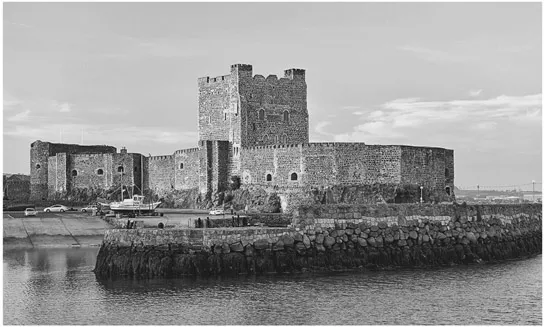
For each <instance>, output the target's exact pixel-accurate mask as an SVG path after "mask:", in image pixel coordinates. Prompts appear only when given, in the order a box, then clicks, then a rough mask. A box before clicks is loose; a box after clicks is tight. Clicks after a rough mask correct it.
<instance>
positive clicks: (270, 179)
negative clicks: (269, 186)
mask: <svg viewBox="0 0 545 327" xmlns="http://www.w3.org/2000/svg"><path fill="white" fill-rule="evenodd" d="M270 181H272V175H271V174H267V182H270Z"/></svg>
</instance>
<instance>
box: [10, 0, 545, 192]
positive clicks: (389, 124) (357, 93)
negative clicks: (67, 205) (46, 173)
mask: <svg viewBox="0 0 545 327" xmlns="http://www.w3.org/2000/svg"><path fill="white" fill-rule="evenodd" d="M541 12H542V10H541V4H540V3H4V4H3V32H4V33H3V38H4V39H3V46H4V51H3V55H4V56H3V58H4V61H3V69H4V83H3V99H4V107H3V108H4V110H3V171H4V172H5V173H25V174H28V173H29V170H30V163H29V152H30V143H32V142H33V141H35V140H38V139H39V140H42V141H50V142H60V140H61V138H62V141H63V142H64V143H79V144H87V145H89V144H107V145H113V146H115V147H117V148H118V149H120V148H121V147H123V146H125V147H127V149H128V151H129V152H137V153H142V154H145V155H148V154H151V155H164V154H172V153H173V152H174V151H176V150H178V149H184V148H190V147H196V145H197V138H198V133H197V113H198V102H197V97H198V93H197V78H199V77H203V76H219V75H226V74H228V73H229V70H230V65H231V64H235V63H246V64H252V65H253V71H254V74H261V75H264V76H267V75H269V74H276V75H279V76H283V71H284V70H285V69H288V68H302V69H305V70H306V81H307V88H308V96H307V101H308V111H309V124H310V129H309V130H310V141H311V142H365V143H366V144H406V145H417V146H435V147H444V148H449V149H453V150H454V157H455V181H454V183H455V185H456V186H459V187H462V188H465V189H472V188H473V189H474V188H476V185H477V184H478V185H480V186H481V189H486V188H487V187H491V188H492V187H493V186H498V187H496V188H499V187H500V186H501V187H504V186H507V185H522V184H527V185H526V186H525V188H526V189H527V188H528V185H530V186H529V187H530V190H531V183H532V180H535V181H536V182H539V183H540V182H541V178H542V89H541V81H542V76H541V72H542V61H541V58H542V53H541V49H542V46H541V40H542V37H541ZM538 186H539V187H540V185H538ZM523 188H524V187H523Z"/></svg>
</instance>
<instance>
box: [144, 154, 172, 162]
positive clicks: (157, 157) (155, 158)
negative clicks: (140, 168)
mask: <svg viewBox="0 0 545 327" xmlns="http://www.w3.org/2000/svg"><path fill="white" fill-rule="evenodd" d="M172 158H173V155H163V156H151V157H149V159H150V160H152V161H154V160H170V159H172Z"/></svg>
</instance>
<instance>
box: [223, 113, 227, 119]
mask: <svg viewBox="0 0 545 327" xmlns="http://www.w3.org/2000/svg"><path fill="white" fill-rule="evenodd" d="M223 120H227V113H226V112H225V113H223Z"/></svg>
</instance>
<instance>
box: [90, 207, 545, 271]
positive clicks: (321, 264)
mask: <svg viewBox="0 0 545 327" xmlns="http://www.w3.org/2000/svg"><path fill="white" fill-rule="evenodd" d="M541 225H542V206H541V205H540V204H520V205H475V206H469V205H456V204H443V205H431V204H430V205H421V204H399V205H396V204H390V205H386V204H384V205H369V206H365V205H313V206H301V207H299V208H298V210H296V211H295V212H294V214H293V217H292V220H291V223H290V224H289V226H287V227H283V228H278V227H276V228H272V227H239V228H236V227H235V228H233V227H231V228H225V227H224V228H206V229H199V228H189V229H175V228H173V229H156V228H151V229H146V228H141V229H112V230H108V231H106V232H105V236H104V242H103V243H102V246H101V248H100V251H99V253H98V257H97V262H96V266H95V270H94V271H95V274H96V275H97V277H98V278H102V279H107V278H115V277H120V276H129V277H137V278H153V277H181V276H189V275H192V276H210V275H232V274H235V275H236V274H268V273H297V272H303V271H323V270H347V269H389V268H397V267H430V266H442V265H454V264H472V263H486V262H494V261H501V260H508V259H516V258H524V257H527V256H532V255H537V254H540V253H541V244H542V240H541V237H542V233H541V229H542V226H541Z"/></svg>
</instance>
